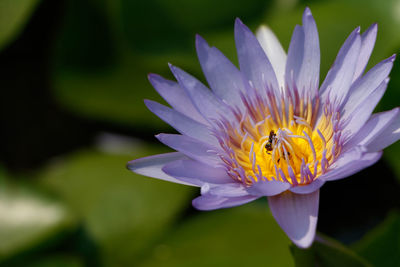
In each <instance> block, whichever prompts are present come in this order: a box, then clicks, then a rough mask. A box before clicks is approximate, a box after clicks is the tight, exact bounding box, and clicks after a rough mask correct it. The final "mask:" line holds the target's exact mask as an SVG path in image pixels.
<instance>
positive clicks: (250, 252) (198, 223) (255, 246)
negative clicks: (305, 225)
mask: <svg viewBox="0 0 400 267" xmlns="http://www.w3.org/2000/svg"><path fill="white" fill-rule="evenodd" d="M289 244H290V241H289V239H288V238H287V237H286V236H285V234H284V233H283V231H282V230H281V229H280V228H279V226H278V225H277V223H276V222H275V220H274V219H273V217H272V215H271V213H270V212H269V210H268V208H267V203H266V201H265V200H261V201H259V202H256V203H251V204H247V205H244V206H240V207H235V208H231V209H224V210H217V211H209V212H201V213H200V214H196V215H195V216H193V217H192V218H189V219H188V220H187V221H185V222H182V223H180V224H177V225H176V226H175V228H174V229H172V230H171V231H169V232H168V233H166V234H165V237H164V238H161V239H160V240H158V242H155V244H154V246H153V248H152V249H149V250H148V254H147V255H146V256H147V257H146V259H144V261H143V263H142V264H140V265H139V266H141V267H152V266H165V267H168V266H171V267H172V266H174V267H175V266H182V267H183V266H191V267H196V266H293V260H292V258H291V256H290V251H289Z"/></svg>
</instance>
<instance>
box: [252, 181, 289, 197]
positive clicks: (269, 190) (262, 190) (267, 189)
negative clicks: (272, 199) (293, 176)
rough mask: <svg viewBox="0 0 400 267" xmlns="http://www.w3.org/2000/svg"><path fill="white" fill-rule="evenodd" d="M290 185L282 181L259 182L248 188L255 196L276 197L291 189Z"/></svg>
mask: <svg viewBox="0 0 400 267" xmlns="http://www.w3.org/2000/svg"><path fill="white" fill-rule="evenodd" d="M289 187H290V184H289V183H286V182H280V181H259V182H255V183H253V184H252V185H251V186H250V187H248V188H247V192H249V193H250V194H251V195H253V196H259V197H261V196H274V195H277V194H280V193H282V192H283V191H286V190H287V189H289Z"/></svg>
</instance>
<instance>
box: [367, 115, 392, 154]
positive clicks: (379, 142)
mask: <svg viewBox="0 0 400 267" xmlns="http://www.w3.org/2000/svg"><path fill="white" fill-rule="evenodd" d="M393 111H394V112H393V113H395V115H394V116H393V118H392V119H391V120H390V123H386V124H385V126H384V127H381V128H379V127H377V128H378V130H375V131H374V132H376V134H371V135H369V136H368V137H367V138H365V139H364V140H363V141H362V142H361V143H362V144H364V145H365V146H366V147H367V149H368V151H380V150H382V149H384V148H385V147H388V146H390V145H391V144H393V143H394V142H396V141H397V140H399V139H400V112H399V108H396V109H394V110H393ZM379 115H382V114H381V113H380V114H376V116H375V117H374V118H376V117H378V119H379V118H380V117H381V116H379Z"/></svg>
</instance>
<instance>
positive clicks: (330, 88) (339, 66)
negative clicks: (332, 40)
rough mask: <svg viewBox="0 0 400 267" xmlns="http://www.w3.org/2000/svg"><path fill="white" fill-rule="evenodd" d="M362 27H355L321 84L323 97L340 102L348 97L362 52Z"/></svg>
mask: <svg viewBox="0 0 400 267" xmlns="http://www.w3.org/2000/svg"><path fill="white" fill-rule="evenodd" d="M360 46H361V37H360V28H357V29H355V30H354V31H353V32H352V33H351V34H350V36H349V37H348V38H347V39H346V41H345V42H344V44H343V45H342V47H341V48H340V51H339V53H338V55H337V57H336V60H335V63H334V64H333V66H332V68H331V69H330V70H329V72H328V74H327V75H326V78H325V80H324V82H323V83H322V85H321V89H320V93H322V96H321V98H322V99H323V100H324V99H326V98H329V99H330V100H331V101H335V100H336V101H338V103H339V104H340V103H341V102H342V101H343V99H344V98H345V97H346V95H347V92H348V91H349V89H350V85H351V83H352V81H353V76H354V71H355V67H356V63H357V60H358V56H359V53H360Z"/></svg>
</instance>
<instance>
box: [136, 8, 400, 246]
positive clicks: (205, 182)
mask: <svg viewBox="0 0 400 267" xmlns="http://www.w3.org/2000/svg"><path fill="white" fill-rule="evenodd" d="M302 20H303V25H302V26H296V27H295V29H294V32H293V36H292V39H291V42H290V46H289V51H288V54H287V55H286V53H285V51H284V50H283V48H282V46H281V45H280V43H279V41H278V39H277V38H276V37H275V35H274V34H273V33H272V32H271V31H270V30H269V29H268V28H267V27H265V26H263V27H261V28H260V29H259V30H258V32H257V38H256V37H255V36H254V35H253V33H252V32H251V31H250V30H249V29H248V28H247V27H246V26H245V25H244V24H243V23H242V22H241V21H240V20H239V19H236V21H235V42H236V47H237V54H238V59H239V65H240V70H239V69H237V68H236V67H235V66H234V65H233V64H232V63H231V62H230V61H229V60H228V59H227V58H226V57H225V56H224V55H223V54H222V53H221V52H220V51H219V50H218V49H217V48H215V47H210V46H209V45H208V44H207V42H206V41H205V40H204V39H202V38H201V37H200V36H197V37H196V48H197V54H198V57H199V61H200V64H201V67H202V69H203V72H204V74H205V77H206V79H207V82H208V84H209V86H210V87H211V89H212V90H209V89H208V88H207V87H206V86H205V85H203V84H202V83H201V82H199V81H198V80H197V79H196V78H194V77H193V76H191V75H190V74H188V73H186V72H184V71H183V70H181V69H179V68H178V67H175V66H172V65H170V68H171V71H172V73H173V74H174V76H175V77H176V79H177V82H174V81H169V80H166V79H164V78H162V77H160V76H158V75H155V74H150V75H149V80H150V82H151V84H152V85H153V86H154V88H155V89H156V90H157V91H158V93H159V94H160V95H161V96H162V97H163V98H164V99H165V100H166V101H167V102H168V103H169V104H170V105H171V107H172V108H169V107H166V106H163V105H161V104H159V103H156V102H153V101H149V100H145V103H146V105H147V107H148V108H149V109H150V110H151V111H152V112H153V113H155V114H156V115H157V116H158V117H160V118H161V119H163V120H164V121H165V122H167V123H169V124H170V125H171V126H172V127H174V128H175V129H176V130H177V131H178V132H179V133H180V134H159V135H157V136H156V137H157V138H158V139H159V140H160V141H161V142H162V143H164V144H165V145H167V146H169V147H171V148H173V149H175V150H176V151H178V152H173V153H166V154H160V155H156V156H150V157H146V158H141V159H137V160H133V161H130V162H129V163H128V168H129V169H130V170H132V171H134V172H136V173H139V174H142V175H146V176H150V177H155V178H159V179H163V180H167V181H171V182H175V183H181V184H186V185H192V186H198V187H201V196H199V197H197V198H196V199H194V200H193V206H194V207H196V208H197V209H200V210H213V209H219V208H227V207H232V206H237V205H241V204H244V203H247V202H250V201H253V200H255V199H257V198H260V197H263V196H266V197H268V203H269V207H270V210H271V212H272V215H273V216H274V218H275V219H276V221H277V222H278V224H279V225H280V226H281V228H282V229H283V231H284V232H285V233H286V234H287V235H288V237H289V238H290V239H291V240H292V241H293V242H294V243H295V244H296V245H297V246H299V247H303V248H306V247H309V246H310V245H311V244H312V242H313V240H314V236H315V231H316V225H317V218H318V202H319V188H320V187H321V186H322V185H323V184H324V183H325V182H327V181H332V180H337V179H341V178H345V177H348V176H350V175H352V174H354V173H356V172H358V171H360V170H361V169H364V168H366V167H368V166H370V165H372V164H374V163H375V162H377V161H378V160H379V158H380V157H381V155H382V149H383V148H385V147H387V146H389V145H390V144H392V143H393V142H395V141H397V140H398V139H399V138H400V113H399V108H395V109H393V110H390V111H386V112H382V113H377V114H372V111H373V110H374V108H375V106H376V105H377V103H378V102H379V100H380V98H381V97H382V95H383V94H384V92H385V90H386V87H387V84H388V81H389V79H388V75H389V72H390V70H391V68H392V66H393V61H394V59H395V56H394V55H393V56H391V57H390V58H388V59H386V60H383V61H382V62H380V63H379V64H377V65H376V66H375V67H373V68H372V69H370V70H369V71H368V72H367V73H366V74H365V75H363V73H364V69H365V67H366V65H367V62H368V60H369V57H370V54H371V52H372V49H373V46H374V44H375V39H376V33H377V25H376V24H374V25H372V26H371V27H370V28H369V29H367V30H366V31H365V32H364V33H363V34H360V28H359V27H358V28H356V29H355V30H354V31H353V32H352V33H351V34H350V35H349V37H348V38H347V39H346V41H345V42H344V44H343V46H342V47H341V49H340V51H339V53H338V55H337V58H336V60H335V62H334V64H333V66H332V67H331V69H330V70H329V72H328V74H327V76H326V78H325V80H324V81H323V82H322V85H321V86H319V70H320V49H319V38H318V31H317V27H316V24H315V21H314V19H313V17H312V14H311V11H310V10H309V9H308V8H306V9H305V11H304V14H303V18H302Z"/></svg>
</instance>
